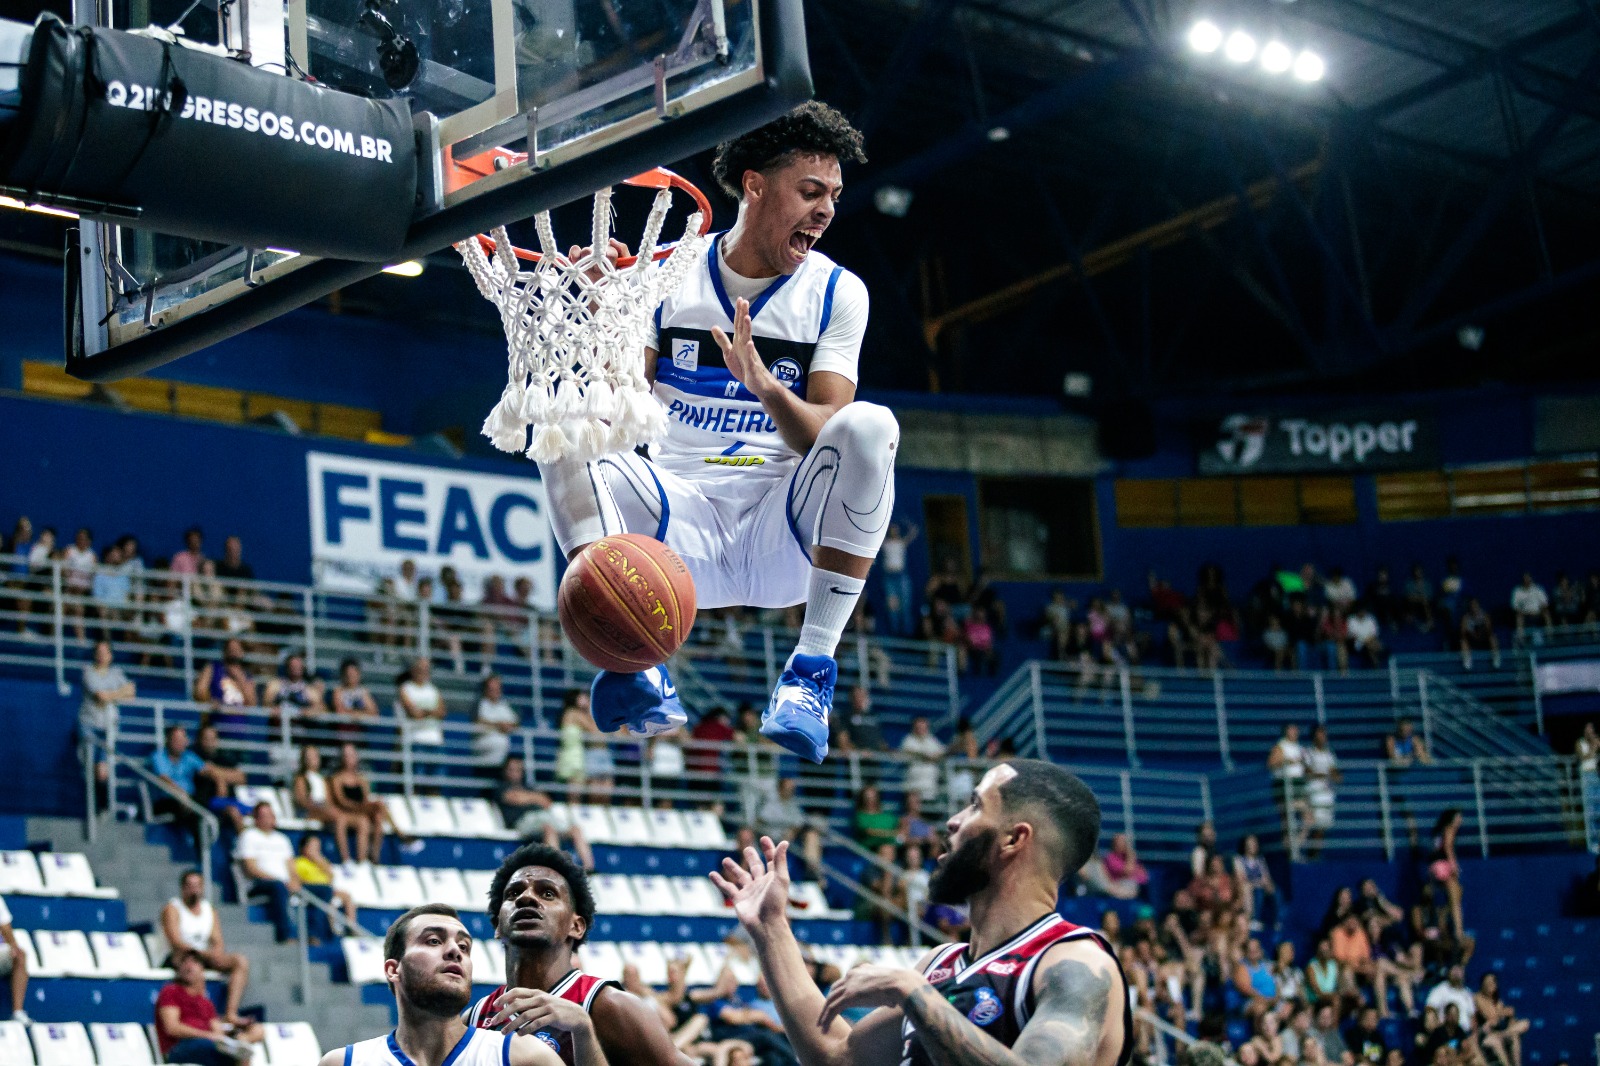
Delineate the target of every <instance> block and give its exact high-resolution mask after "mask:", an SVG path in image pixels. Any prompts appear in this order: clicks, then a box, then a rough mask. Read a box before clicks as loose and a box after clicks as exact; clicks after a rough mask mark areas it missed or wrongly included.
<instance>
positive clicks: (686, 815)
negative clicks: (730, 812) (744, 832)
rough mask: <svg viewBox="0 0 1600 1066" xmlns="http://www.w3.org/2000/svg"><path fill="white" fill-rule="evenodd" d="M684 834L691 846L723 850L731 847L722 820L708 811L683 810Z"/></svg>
mask: <svg viewBox="0 0 1600 1066" xmlns="http://www.w3.org/2000/svg"><path fill="white" fill-rule="evenodd" d="M681 813H682V814H683V825H684V830H685V835H686V836H687V838H688V841H689V846H690V847H691V848H715V849H717V850H718V851H725V850H727V849H728V848H731V847H733V841H732V840H730V839H728V831H727V830H726V829H724V828H722V820H721V819H719V818H718V817H717V816H716V815H714V814H712V813H711V812H710V811H683V812H681Z"/></svg>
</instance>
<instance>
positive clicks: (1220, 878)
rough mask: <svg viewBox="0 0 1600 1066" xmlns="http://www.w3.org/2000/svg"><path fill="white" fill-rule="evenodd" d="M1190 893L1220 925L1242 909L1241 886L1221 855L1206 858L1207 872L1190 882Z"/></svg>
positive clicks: (1196, 903) (1196, 902) (1198, 904)
mask: <svg viewBox="0 0 1600 1066" xmlns="http://www.w3.org/2000/svg"><path fill="white" fill-rule="evenodd" d="M1189 895H1190V896H1192V897H1194V901H1195V905H1196V906H1198V907H1199V908H1200V909H1201V910H1202V911H1210V912H1211V914H1212V918H1213V920H1214V921H1215V923H1216V924H1217V925H1218V926H1224V925H1226V923H1228V922H1230V921H1232V920H1233V916H1234V915H1235V914H1237V913H1239V912H1240V911H1241V910H1242V907H1241V905H1240V903H1239V887H1238V886H1237V885H1235V884H1234V882H1233V878H1232V877H1231V876H1230V875H1229V874H1228V867H1227V864H1226V863H1225V862H1223V859H1222V856H1221V855H1212V856H1211V857H1210V858H1209V859H1207V860H1206V868H1205V872H1204V873H1202V874H1201V875H1200V876H1199V877H1197V878H1195V879H1194V880H1193V881H1191V882H1189Z"/></svg>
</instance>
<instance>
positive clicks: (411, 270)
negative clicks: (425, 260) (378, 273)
mask: <svg viewBox="0 0 1600 1066" xmlns="http://www.w3.org/2000/svg"><path fill="white" fill-rule="evenodd" d="M383 272H384V273H385V274H393V275H395V276H396V277H400V278H417V277H421V276H422V263H421V262H419V261H418V260H415V259H408V260H406V261H405V262H404V263H396V264H395V265H394V266H386V267H384V268H383Z"/></svg>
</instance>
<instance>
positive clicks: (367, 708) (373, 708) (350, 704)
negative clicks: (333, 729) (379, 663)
mask: <svg viewBox="0 0 1600 1066" xmlns="http://www.w3.org/2000/svg"><path fill="white" fill-rule="evenodd" d="M328 702H329V704H330V706H331V708H332V710H333V713H334V714H336V715H339V716H341V717H344V718H376V717H378V701H377V700H375V699H373V698H372V693H371V692H369V691H368V690H367V686H366V685H364V684H362V683H361V664H360V663H358V662H356V661H355V660H354V659H346V660H345V661H344V662H342V663H340V664H339V683H338V684H337V685H335V686H334V689H333V691H332V692H331V693H329V698H328ZM360 728H361V727H360V726H358V725H356V724H355V723H352V722H343V723H340V725H339V732H340V733H345V734H350V733H356V732H359V731H360Z"/></svg>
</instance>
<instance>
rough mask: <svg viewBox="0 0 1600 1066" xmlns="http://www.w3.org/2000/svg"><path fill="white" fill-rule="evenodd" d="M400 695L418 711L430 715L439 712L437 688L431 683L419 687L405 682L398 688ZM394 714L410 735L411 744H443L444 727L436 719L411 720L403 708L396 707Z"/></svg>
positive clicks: (414, 683)
mask: <svg viewBox="0 0 1600 1066" xmlns="http://www.w3.org/2000/svg"><path fill="white" fill-rule="evenodd" d="M400 695H401V696H403V697H405V699H406V700H407V702H409V703H410V704H411V706H413V707H415V708H416V709H417V710H419V711H428V712H430V713H432V712H436V711H438V710H439V701H440V697H439V687H438V686H437V685H435V684H434V683H433V682H432V681H429V682H428V683H427V684H425V685H419V684H417V683H416V682H415V681H407V682H406V683H405V684H403V685H401V686H400ZM395 710H396V712H397V713H398V714H399V716H400V718H401V719H403V720H404V722H405V727H406V730H407V731H408V732H409V733H410V734H411V743H413V744H443V743H444V727H443V726H441V725H440V724H439V719H437V718H412V717H411V716H410V715H408V714H406V712H405V708H403V707H396V708H395Z"/></svg>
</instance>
